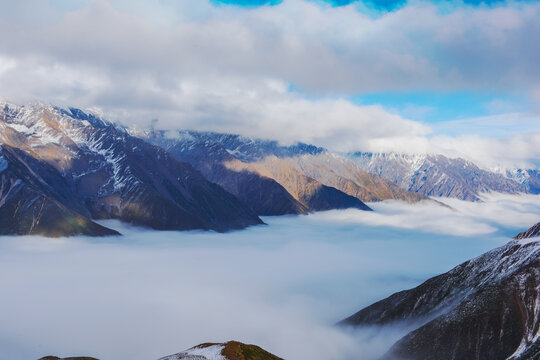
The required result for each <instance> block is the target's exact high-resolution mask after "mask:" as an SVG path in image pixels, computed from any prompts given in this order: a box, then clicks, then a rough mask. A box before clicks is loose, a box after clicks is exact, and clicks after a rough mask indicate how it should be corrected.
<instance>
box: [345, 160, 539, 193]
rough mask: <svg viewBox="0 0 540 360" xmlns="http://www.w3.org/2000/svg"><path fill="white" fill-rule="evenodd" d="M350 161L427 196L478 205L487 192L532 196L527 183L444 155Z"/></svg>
mask: <svg viewBox="0 0 540 360" xmlns="http://www.w3.org/2000/svg"><path fill="white" fill-rule="evenodd" d="M350 158H351V159H352V160H354V161H355V162H356V163H357V164H358V165H359V166H360V167H361V168H362V169H364V170H365V171H367V172H370V173H374V174H377V175H379V176H381V177H383V178H385V179H387V180H389V181H391V182H393V183H394V184H396V185H398V186H399V187H401V188H402V189H405V190H408V191H412V192H416V193H419V194H423V195H426V196H436V197H453V198H457V199H461V200H469V201H478V200H480V198H479V196H480V195H481V194H482V193H483V192H489V191H495V192H504V193H511V194H517V193H519V192H532V190H531V189H532V188H531V187H530V186H527V185H526V184H524V183H519V182H517V181H515V180H513V179H509V178H508V177H506V176H504V175H502V174H498V173H494V172H491V171H487V170H483V169H480V168H479V167H478V166H476V165H475V164H473V163H472V162H470V161H466V160H464V159H459V158H455V159H451V158H448V157H446V156H443V155H407V154H396V153H378V154H374V153H353V154H350Z"/></svg>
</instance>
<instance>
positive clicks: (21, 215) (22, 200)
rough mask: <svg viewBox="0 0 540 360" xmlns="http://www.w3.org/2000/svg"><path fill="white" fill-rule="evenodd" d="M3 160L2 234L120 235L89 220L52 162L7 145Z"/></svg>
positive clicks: (0, 192)
mask: <svg viewBox="0 0 540 360" xmlns="http://www.w3.org/2000/svg"><path fill="white" fill-rule="evenodd" d="M0 161H1V162H2V163H3V165H2V168H1V171H0V234H2V235H6V234H17V235H23V234H30V235H44V236H62V235H65V236H70V235H90V236H104V235H118V233H117V232H116V231H114V230H111V229H108V228H105V227H103V226H101V225H99V224H96V223H95V222H93V221H91V220H90V212H89V211H88V210H87V209H86V208H85V207H84V206H82V202H81V200H82V199H80V198H79V197H78V196H77V195H76V194H75V193H73V192H72V191H71V190H70V186H69V185H68V184H67V182H66V180H65V179H64V178H63V177H62V176H61V175H60V174H59V173H58V171H56V169H54V168H53V167H52V166H50V165H49V164H47V163H45V162H43V161H40V160H38V159H35V158H33V157H32V156H30V155H29V154H27V153H26V152H24V151H22V150H18V149H15V148H12V147H9V146H6V145H4V146H3V147H1V148H0Z"/></svg>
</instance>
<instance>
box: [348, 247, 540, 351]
mask: <svg viewBox="0 0 540 360" xmlns="http://www.w3.org/2000/svg"><path fill="white" fill-rule="evenodd" d="M539 289H540V239H536V240H534V239H533V240H528V241H516V240H514V241H511V242H510V243H508V244H507V245H505V246H502V247H500V248H497V249H495V250H492V251H490V252H488V253H486V254H484V255H482V256H480V257H478V258H476V259H473V260H470V261H467V262H465V263H463V264H461V265H459V266H457V267H456V268H454V269H452V270H450V271H449V272H447V273H445V274H442V275H439V276H436V277H434V278H431V279H429V280H427V281H426V282H425V283H423V284H421V285H420V286H418V287H416V288H414V289H411V290H407V291H402V292H399V293H396V294H394V295H392V296H390V297H388V298H387V299H384V300H382V301H379V302H377V303H375V304H373V305H371V306H368V307H367V308H365V309H363V310H361V311H359V312H358V313H356V314H354V315H353V316H351V317H349V318H347V319H345V320H344V321H343V322H342V323H341V324H343V325H350V326H371V325H376V326H394V325H401V326H412V327H413V328H415V330H413V331H411V332H409V333H408V334H407V335H406V336H404V337H403V338H402V339H401V340H399V341H398V342H397V343H396V344H394V345H393V346H392V348H391V349H390V350H389V351H388V353H387V354H386V355H385V356H384V357H383V358H384V359H410V360H415V359H418V360H424V359H426V360H429V359H433V360H435V359H439V360H445V359H449V360H450V359H453V360H455V359H471V360H488V359H489V360H498V359H501V360H503V359H512V360H517V359H523V360H525V359H538V358H539V357H540V331H539V330H540V290H539Z"/></svg>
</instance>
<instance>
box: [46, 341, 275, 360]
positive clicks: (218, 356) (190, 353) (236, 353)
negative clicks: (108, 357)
mask: <svg viewBox="0 0 540 360" xmlns="http://www.w3.org/2000/svg"><path fill="white" fill-rule="evenodd" d="M39 360H98V359H95V358H92V357H68V358H59V357H56V356H46V357H43V358H41V359H39ZM159 360H283V359H282V358H280V357H277V356H275V355H272V354H270V353H269V352H267V351H266V350H263V349H262V348H260V347H258V346H256V345H247V344H243V343H241V342H238V341H229V342H226V343H204V344H200V345H197V346H194V347H192V348H190V349H188V350H185V351H182V352H180V353H178V354H174V355H169V356H165V357H162V358H160V359H159Z"/></svg>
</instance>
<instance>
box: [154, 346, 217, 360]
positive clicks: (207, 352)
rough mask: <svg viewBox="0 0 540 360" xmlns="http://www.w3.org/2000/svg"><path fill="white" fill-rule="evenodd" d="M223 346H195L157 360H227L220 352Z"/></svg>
mask: <svg viewBox="0 0 540 360" xmlns="http://www.w3.org/2000/svg"><path fill="white" fill-rule="evenodd" d="M224 348H225V346H223V345H210V346H204V347H203V346H200V345H199V346H195V347H193V348H191V349H189V350H186V351H184V352H181V353H179V354H175V355H170V356H166V357H164V358H161V359H159V360H180V359H182V360H227V359H226V358H225V357H224V356H223V355H221V352H222V351H223V349H224Z"/></svg>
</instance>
